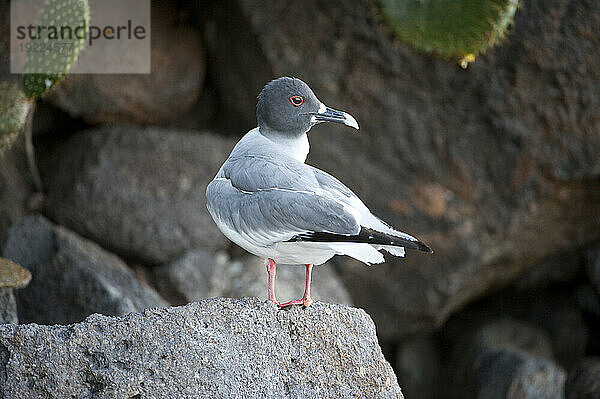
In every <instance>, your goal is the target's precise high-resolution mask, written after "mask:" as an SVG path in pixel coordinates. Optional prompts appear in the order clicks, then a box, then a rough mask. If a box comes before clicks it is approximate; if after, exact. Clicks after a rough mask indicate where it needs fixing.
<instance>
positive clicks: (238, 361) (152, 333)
mask: <svg viewBox="0 0 600 399" xmlns="http://www.w3.org/2000/svg"><path fill="white" fill-rule="evenodd" d="M50 349H51V350H50ZM0 387H1V388H0V389H1V390H2V392H1V393H2V394H4V396H5V397H9V398H13V397H14V398H17V397H19V398H21V397H22V398H25V397H48V398H66V397H89V396H94V397H102V398H104V397H119V398H135V397H141V398H187V397H194V398H284V397H288V398H335V399H339V398H349V397H356V398H359V397H368V398H402V393H401V391H400V388H399V386H398V383H397V381H396V377H395V376H394V373H393V371H392V369H391V367H390V365H389V364H388V363H387V362H386V360H385V359H384V358H383V356H382V354H381V350H380V348H379V345H378V343H377V338H376V336H375V326H374V325H373V322H372V321H371V319H370V318H369V316H368V315H367V314H366V313H365V312H364V311H362V310H359V309H353V308H349V307H346V306H341V305H328V304H324V303H315V304H314V306H312V307H309V308H307V309H302V308H301V307H295V308H293V309H289V310H287V311H285V310H283V311H281V310H278V309H277V308H276V307H275V306H273V305H271V304H269V303H267V302H266V301H261V300H259V299H256V298H247V299H223V298H217V299H210V300H204V301H201V302H199V303H193V304H190V305H186V306H184V307H179V308H164V309H151V310H147V311H145V312H144V313H143V314H139V313H132V314H130V315H127V316H124V317H120V318H114V317H106V316H100V315H93V316H90V317H89V318H87V319H86V320H85V321H83V322H82V323H78V324H74V325H70V326H38V325H33V324H30V325H19V326H13V325H3V326H0Z"/></svg>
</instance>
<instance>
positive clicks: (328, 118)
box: [308, 105, 358, 130]
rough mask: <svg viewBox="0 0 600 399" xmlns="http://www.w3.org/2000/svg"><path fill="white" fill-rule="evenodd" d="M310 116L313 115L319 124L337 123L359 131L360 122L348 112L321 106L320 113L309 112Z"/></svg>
mask: <svg viewBox="0 0 600 399" xmlns="http://www.w3.org/2000/svg"><path fill="white" fill-rule="evenodd" d="M308 114H309V115H312V116H313V118H315V121H316V122H317V123H320V122H337V123H343V124H344V125H346V126H350V127H353V128H355V129H356V130H358V122H356V119H354V117H353V116H352V115H350V114H349V113H347V112H343V111H338V110H335V109H333V108H329V107H326V106H324V105H322V106H321V109H319V112H309V113H308Z"/></svg>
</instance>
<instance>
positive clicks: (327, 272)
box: [151, 250, 352, 305]
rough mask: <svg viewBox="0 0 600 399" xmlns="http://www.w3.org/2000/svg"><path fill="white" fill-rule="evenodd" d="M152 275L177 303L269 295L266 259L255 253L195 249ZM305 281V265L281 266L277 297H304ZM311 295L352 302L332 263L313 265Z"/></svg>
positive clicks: (158, 284)
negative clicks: (240, 254) (237, 255)
mask: <svg viewBox="0 0 600 399" xmlns="http://www.w3.org/2000/svg"><path fill="white" fill-rule="evenodd" d="M151 276H152V280H153V283H154V286H155V287H156V289H157V290H158V292H159V293H160V294H161V295H162V296H163V297H164V298H167V299H168V300H169V301H170V302H171V303H172V304H176V305H180V304H184V303H188V302H192V301H198V300H200V299H203V298H210V297H217V296H224V297H234V298H241V297H248V296H254V297H258V298H264V299H266V297H267V272H266V269H265V263H264V260H262V259H259V258H257V257H254V256H246V257H244V258H241V259H233V260H232V259H229V257H228V256H227V255H226V254H225V253H223V252H219V253H217V254H216V255H213V254H210V253H208V252H206V251H202V250H195V251H190V252H188V253H186V254H185V255H184V256H183V257H182V258H180V259H178V260H176V261H174V262H172V263H169V264H167V265H164V266H161V267H157V268H154V269H152V271H151ZM304 281H305V269H304V267H303V266H298V265H293V266H292V265H282V266H278V267H277V278H276V293H277V299H278V300H279V301H280V302H282V303H283V302H286V301H288V300H291V299H296V298H300V297H302V295H303V293H304ZM311 295H312V297H313V299H314V300H316V301H322V302H329V303H340V304H345V305H352V300H351V298H350V294H349V293H348V291H347V290H346V288H345V287H344V285H343V284H342V283H341V281H340V278H339V276H338V275H337V273H336V272H335V270H333V268H332V267H331V265H328V264H325V265H322V266H317V267H315V268H314V269H313V279H312V285H311Z"/></svg>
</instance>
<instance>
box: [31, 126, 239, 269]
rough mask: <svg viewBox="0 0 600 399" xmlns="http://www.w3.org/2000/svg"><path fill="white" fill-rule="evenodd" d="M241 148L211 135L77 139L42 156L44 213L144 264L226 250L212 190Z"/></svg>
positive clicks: (104, 132) (129, 129)
mask: <svg viewBox="0 0 600 399" xmlns="http://www.w3.org/2000/svg"><path fill="white" fill-rule="evenodd" d="M234 144H235V141H233V140H230V139H226V138H222V137H218V136H216V135H213V134H211V133H207V132H193V131H187V132H182V131H173V130H166V129H158V128H142V127H138V126H133V125H118V126H114V127H101V128H98V129H92V130H88V131H84V132H80V133H77V134H75V135H73V136H72V137H71V138H70V139H69V140H67V141H66V142H65V143H60V144H57V145H55V146H53V147H52V148H51V149H48V151H47V152H44V154H43V157H42V160H41V162H40V163H41V165H42V166H41V170H42V176H43V180H44V183H45V185H46V186H47V187H48V192H47V201H46V202H45V210H46V212H47V213H48V215H50V216H51V217H52V218H53V219H54V220H57V221H58V222H59V223H60V224H62V225H64V226H67V227H69V228H71V229H72V230H75V231H76V232H78V233H79V234H81V235H83V236H86V237H89V238H92V239H93V240H94V241H96V242H98V243H100V244H101V245H102V246H103V247H105V248H108V249H110V250H111V251H113V252H115V253H117V254H119V255H121V256H123V257H125V258H129V259H135V260H139V261H142V262H145V263H150V264H162V263H166V262H169V261H172V260H174V259H176V258H177V257H178V256H181V255H183V253H184V252H185V251H186V250H189V249H193V248H205V249H211V250H214V249H218V248H226V247H227V246H228V245H229V241H228V240H227V239H226V238H225V236H223V234H222V233H221V232H220V231H219V229H218V228H217V226H216V225H215V224H214V222H213V220H212V218H211V217H210V215H209V213H208V210H207V209H206V195H205V190H206V186H207V185H208V183H209V182H210V181H211V180H212V178H213V177H214V176H215V174H216V173H217V171H218V170H219V167H220V166H221V164H222V163H223V162H224V160H225V159H226V158H227V156H228V155H229V152H230V151H231V149H232V148H233V145H234Z"/></svg>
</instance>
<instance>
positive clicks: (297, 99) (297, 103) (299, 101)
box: [290, 96, 304, 107]
mask: <svg viewBox="0 0 600 399" xmlns="http://www.w3.org/2000/svg"><path fill="white" fill-rule="evenodd" d="M290 102H291V103H292V105H294V107H299V106H301V105H302V104H303V103H304V99H303V98H302V97H300V96H291V97H290Z"/></svg>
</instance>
